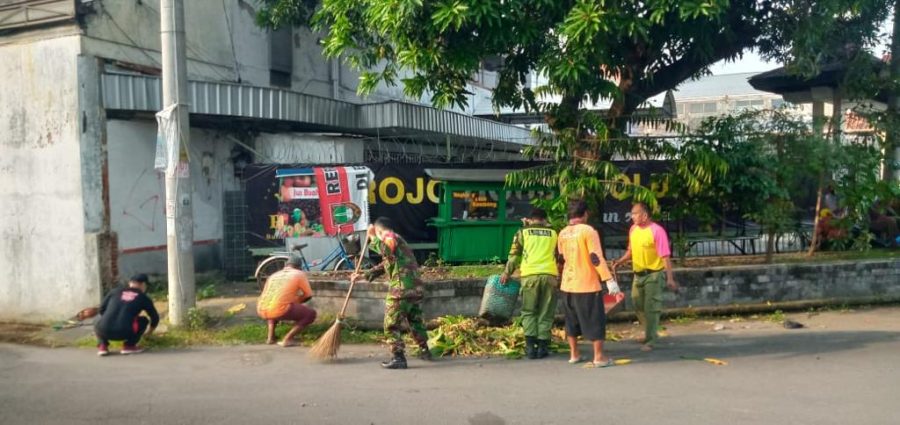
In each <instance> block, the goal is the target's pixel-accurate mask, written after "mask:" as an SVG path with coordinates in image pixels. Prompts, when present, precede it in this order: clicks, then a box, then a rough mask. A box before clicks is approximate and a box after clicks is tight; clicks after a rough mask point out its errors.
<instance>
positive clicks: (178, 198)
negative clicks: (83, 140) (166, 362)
mask: <svg viewBox="0 0 900 425" xmlns="http://www.w3.org/2000/svg"><path fill="white" fill-rule="evenodd" d="M159 28H160V36H161V38H162V85H163V109H165V108H167V107H169V106H171V105H176V107H175V111H174V114H173V116H174V118H175V119H176V120H177V126H178V131H177V137H178V139H179V143H178V144H177V146H178V147H179V150H180V151H179V155H178V158H179V161H178V164H177V167H176V166H174V165H175V164H169V166H168V167H167V169H166V247H167V251H168V263H169V276H168V277H169V323H170V324H172V325H173V326H182V325H184V324H186V321H187V320H186V319H187V313H188V310H189V309H190V308H191V307H193V306H194V303H195V302H196V297H195V289H194V248H193V245H194V217H193V211H192V207H191V191H192V185H191V179H190V167H189V163H188V155H187V152H188V141H189V135H190V128H191V127H190V121H189V117H188V105H187V100H188V99H187V93H188V90H187V89H188V79H187V58H186V57H185V36H184V3H183V0H161V1H160V27H159ZM170 146H171V145H170Z"/></svg>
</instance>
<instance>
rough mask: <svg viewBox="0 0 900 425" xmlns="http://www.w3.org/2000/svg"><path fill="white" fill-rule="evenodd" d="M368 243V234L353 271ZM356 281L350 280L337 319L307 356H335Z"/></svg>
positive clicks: (339, 345) (315, 357)
mask: <svg viewBox="0 0 900 425" xmlns="http://www.w3.org/2000/svg"><path fill="white" fill-rule="evenodd" d="M368 245H369V236H368V235H366V240H365V241H363V244H362V250H360V252H359V260H357V261H356V269H355V270H354V273H359V268H360V266H362V263H363V256H364V255H366V249H367V248H368ZM355 284H356V281H351V282H350V289H348V290H347V296H346V297H345V298H344V305H343V306H342V307H341V312H340V313H338V316H337V319H336V320H335V321H334V324H333V325H331V328H329V329H328V331H327V332H325V333H324V334H322V336H321V337H320V338H319V340H318V341H316V344H315V345H313V346H312V348H310V349H309V353H308V355H309V357H310V358H313V359H315V360H333V359H334V358H335V357H337V352H338V350H339V349H340V348H341V323H342V322H343V321H344V313H345V312H346V311H347V305H348V304H349V303H350V294H352V293H353V286H354V285H355Z"/></svg>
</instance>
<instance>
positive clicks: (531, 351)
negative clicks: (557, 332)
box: [525, 336, 538, 360]
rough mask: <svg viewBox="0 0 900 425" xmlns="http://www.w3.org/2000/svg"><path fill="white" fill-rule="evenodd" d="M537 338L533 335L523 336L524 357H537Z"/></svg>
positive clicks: (532, 358)
mask: <svg viewBox="0 0 900 425" xmlns="http://www.w3.org/2000/svg"><path fill="white" fill-rule="evenodd" d="M537 341H538V339H537V338H535V337H533V336H526V337H525V357H528V358H529V359H531V360H534V359H536V358H538V353H537V347H535V345H536V344H537Z"/></svg>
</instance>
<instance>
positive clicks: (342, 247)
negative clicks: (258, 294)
mask: <svg viewBox="0 0 900 425" xmlns="http://www.w3.org/2000/svg"><path fill="white" fill-rule="evenodd" d="M336 238H337V239H338V245H337V247H335V248H334V249H333V250H331V252H329V253H328V255H326V256H325V258H323V259H321V260H315V261H313V262H312V263H310V262H309V261H308V260H307V259H306V256H305V255H303V249H304V248H306V247H308V246H309V245H308V244H299V245H294V246H293V247H291V251H292V252H294V253H296V255H297V256H299V257H300V261H301V269H302V270H304V271H326V270H331V271H341V270H353V269H355V268H356V261H358V260H359V259H360V258H361V260H359V261H362V262H363V268H367V267H369V266H370V265H371V261H370V260H369V258H368V257H367V256H365V255H361V253H360V252H359V250H360V248H359V237H358V236H356V235H351V236H340V237H336ZM292 252H288V251H275V252H273V253H272V254H270V255H269V258H266V259H265V260H263V261H262V262H260V263H259V266H257V267H256V273H254V277H256V284H257V285H258V286H259V290H260V291H262V290H263V287H264V286H265V285H266V279H268V278H269V276H271V275H273V274H275V272H277V271H279V270H281V269H283V268H284V265H285V264H287V262H288V260H289V259H290V258H291V254H292Z"/></svg>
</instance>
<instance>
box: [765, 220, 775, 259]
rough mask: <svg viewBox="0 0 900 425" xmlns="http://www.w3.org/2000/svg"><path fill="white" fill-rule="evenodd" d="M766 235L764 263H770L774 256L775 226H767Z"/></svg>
mask: <svg viewBox="0 0 900 425" xmlns="http://www.w3.org/2000/svg"><path fill="white" fill-rule="evenodd" d="M766 235H767V237H766V264H771V263H772V259H773V258H775V226H769V228H768V229H766Z"/></svg>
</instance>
